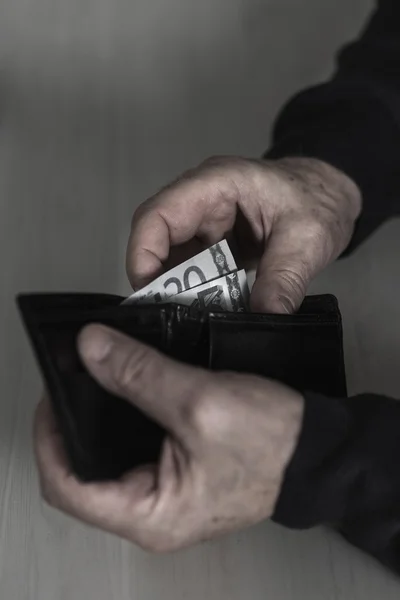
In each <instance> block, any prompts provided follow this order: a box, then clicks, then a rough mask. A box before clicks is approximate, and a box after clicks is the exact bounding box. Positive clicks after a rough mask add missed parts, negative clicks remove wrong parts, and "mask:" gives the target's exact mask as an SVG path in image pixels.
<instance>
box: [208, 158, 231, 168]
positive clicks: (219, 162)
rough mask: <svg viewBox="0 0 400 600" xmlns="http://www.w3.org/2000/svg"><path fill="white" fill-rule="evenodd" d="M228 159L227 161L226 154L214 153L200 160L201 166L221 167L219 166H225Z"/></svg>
mask: <svg viewBox="0 0 400 600" xmlns="http://www.w3.org/2000/svg"><path fill="white" fill-rule="evenodd" d="M228 161H229V157H228V156H223V155H214V156H209V157H208V158H206V159H205V160H204V161H203V162H202V166H203V167H221V166H225V165H226V163H227V162H228Z"/></svg>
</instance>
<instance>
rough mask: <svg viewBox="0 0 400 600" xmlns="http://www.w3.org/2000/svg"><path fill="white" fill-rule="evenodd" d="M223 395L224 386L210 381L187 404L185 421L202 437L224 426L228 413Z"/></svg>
mask: <svg viewBox="0 0 400 600" xmlns="http://www.w3.org/2000/svg"><path fill="white" fill-rule="evenodd" d="M222 396H223V393H222V388H221V389H220V387H219V386H218V385H217V383H216V382H213V383H212V384H211V383H208V384H206V385H204V386H203V387H202V389H201V390H199V391H197V392H196V394H195V395H194V396H193V397H192V399H191V401H190V402H189V403H188V404H187V407H186V409H185V412H186V414H185V417H184V418H185V421H186V423H187V424H188V425H189V426H190V428H191V429H193V430H195V431H196V432H197V434H198V435H200V436H201V437H206V436H210V435H212V433H213V432H215V431H216V430H217V429H218V430H219V429H220V428H221V427H223V425H224V422H225V420H226V419H225V417H226V415H225V411H224V403H223V398H222Z"/></svg>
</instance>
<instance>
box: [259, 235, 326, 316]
mask: <svg viewBox="0 0 400 600" xmlns="http://www.w3.org/2000/svg"><path fill="white" fill-rule="evenodd" d="M329 245H330V244H329V240H328V239H327V238H326V237H325V238H324V236H322V235H319V233H318V232H316V231H315V230H314V228H313V227H310V225H309V224H308V225H303V224H299V225H298V226H296V227H293V225H290V224H287V225H286V226H285V224H282V225H281V226H280V227H279V228H277V229H275V230H273V232H272V234H271V236H270V238H269V240H268V243H267V246H266V249H265V251H264V254H263V256H262V257H261V260H260V263H259V266H258V269H257V274H256V280H255V283H254V286H253V289H252V292H251V297H250V304H251V309H252V310H253V311H255V312H264V313H265V312H267V313H272V314H285V313H289V314H291V313H294V312H296V311H297V310H298V308H299V307H300V305H301V303H302V302H303V299H304V296H305V295H306V293H307V288H308V286H309V284H310V283H311V281H312V279H313V278H314V277H315V276H316V275H317V273H318V272H319V271H320V270H322V269H323V268H324V267H325V266H326V264H328V262H329V258H330V254H331V252H330V249H329Z"/></svg>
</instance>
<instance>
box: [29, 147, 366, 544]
mask: <svg viewBox="0 0 400 600" xmlns="http://www.w3.org/2000/svg"><path fill="white" fill-rule="evenodd" d="M360 209H361V197H360V192H359V190H358V188H357V187H356V186H355V184H354V183H353V182H352V181H351V180H350V179H348V178H347V177H346V176H345V175H344V174H343V173H340V172H339V171H337V170H336V169H334V168H332V167H330V166H329V165H326V164H324V163H322V162H320V161H317V160H312V159H306V158H302V159H298V158H292V159H285V160H280V161H275V162H266V161H256V160H245V159H241V158H226V157H222V158H213V159H209V160H208V161H206V162H205V163H203V164H202V165H200V167H198V168H197V169H194V170H192V171H190V172H188V173H186V174H185V175H184V176H183V177H182V178H180V179H179V180H178V181H177V182H175V183H174V184H171V185H170V186H168V187H167V188H165V189H164V190H162V191H161V192H159V193H158V194H157V195H156V196H154V197H153V198H151V199H150V200H148V201H146V202H144V203H143V204H142V205H141V206H140V208H139V209H138V210H137V211H136V213H135V215H134V217H133V221H132V231H131V236H130V240H129V244H128V250H127V271H128V275H129V277H130V280H131V283H132V285H133V286H134V288H136V289H137V288H140V287H142V286H144V285H146V284H147V283H149V282H150V281H151V280H152V279H154V278H155V277H157V276H158V275H159V274H160V273H161V272H162V271H163V270H164V269H168V268H170V267H171V266H173V265H174V264H176V263H178V262H180V261H182V260H184V259H185V258H188V257H189V256H191V255H193V254H195V253H196V252H198V251H200V250H201V249H203V248H205V247H207V246H209V245H211V244H213V243H215V242H217V241H220V240H221V239H223V238H224V237H228V239H229V240H230V242H233V243H234V245H235V247H236V248H237V249H238V252H239V256H240V258H241V260H242V261H243V264H244V265H246V266H256V267H257V277H256V281H255V284H254V287H253V290H252V295H251V306H252V309H253V310H256V311H265V312H267V311H268V312H273V313H285V312H293V311H294V310H296V309H297V308H298V306H299V305H300V304H301V302H302V300H303V297H304V295H305V293H306V290H307V286H308V284H309V283H310V281H311V280H312V278H313V277H314V276H315V275H316V274H317V273H318V272H319V271H320V270H321V269H323V268H324V267H325V266H326V265H328V264H329V263H330V262H332V261H333V260H335V258H337V257H338V256H339V255H340V254H341V252H342V251H343V250H344V249H345V248H346V246H347V244H348V242H349V241H350V238H351V235H352V232H353V228H354V224H355V220H356V219H357V217H358V215H359V213H360ZM79 351H80V353H81V356H82V359H83V361H84V363H85V364H86V367H87V368H88V370H89V371H90V373H91V374H92V375H93V377H94V378H95V379H96V380H97V381H98V382H99V383H100V384H101V385H103V386H104V387H105V388H107V389H108V390H110V391H111V392H113V393H115V394H117V395H119V396H121V397H123V398H125V399H126V401H127V402H131V403H132V404H134V405H135V406H137V407H138V408H139V409H141V410H142V411H144V412H145V413H146V414H148V415H149V416H150V417H151V418H153V419H155V420H156V421H158V422H159V423H160V424H161V425H163V426H164V427H165V429H166V430H167V431H168V436H167V438H166V441H165V443H164V446H163V450H162V455H161V458H160V461H159V464H157V465H145V466H143V467H142V468H140V469H136V470H134V471H132V472H131V473H129V474H127V475H126V476H125V477H123V478H122V479H120V480H119V481H115V482H111V483H102V484H86V485H83V484H81V483H80V482H78V481H77V480H76V478H75V477H74V476H73V474H72V473H71V471H70V468H69V465H68V463H67V461H66V459H65V455H64V451H63V447H62V443H61V439H60V434H59V432H58V430H57V427H56V424H55V422H54V418H53V414H52V411H51V408H50V404H49V402H48V400H45V401H43V402H42V403H41V404H40V406H39V409H38V411H37V415H36V421H35V449H36V457H37V463H38V468H39V474H40V480H41V486H42V492H43V496H44V498H45V499H46V500H47V501H48V502H49V503H50V504H51V505H52V506H54V507H56V508H58V509H60V510H62V511H64V512H66V513H68V514H70V515H72V516H74V517H76V518H78V519H80V520H82V521H84V522H86V523H88V524H90V525H93V526H96V527H99V528H101V529H103V530H106V531H109V532H112V533H114V534H116V535H119V536H121V537H124V538H126V539H128V540H131V541H132V542H134V543H136V544H138V545H140V546H142V547H143V548H145V549H148V550H151V551H154V552H164V551H169V550H176V549H179V548H182V547H185V546H187V545H190V544H194V543H196V542H199V541H202V540H205V539H211V538H213V537H215V536H218V535H221V534H224V533H227V532H230V531H234V530H236V529H239V528H242V527H246V526H249V525H252V524H255V523H257V522H259V521H262V520H263V519H266V518H268V517H269V516H271V515H272V514H273V511H274V507H275V504H276V501H277V498H278V496H279V492H280V488H281V485H282V481H283V478H284V474H285V469H286V467H287V465H288V463H289V461H290V458H291V456H292V455H293V452H294V449H295V447H296V442H297V440H298V436H299V432H300V430H301V423H302V415H303V404H304V400H303V398H302V396H301V395H300V394H299V393H297V392H295V391H293V390H291V389H289V388H287V387H286V386H284V385H282V384H280V383H278V382H274V381H269V380H267V379H262V378H259V377H254V376H251V375H239V374H234V373H213V372H209V371H206V370H202V369H199V368H194V367H190V366H187V365H183V364H180V363H178V362H176V361H173V360H171V359H170V358H167V357H165V356H163V355H161V354H160V353H158V352H156V351H155V350H153V349H151V348H149V347H147V346H145V345H143V344H141V343H139V342H137V341H135V340H133V339H130V338H127V337H125V336H123V335H122V334H120V333H117V332H114V331H112V330H110V329H107V328H105V327H103V326H99V325H97V326H96V325H92V326H89V327H87V328H86V329H85V330H84V331H83V332H82V333H81V336H80V339H79Z"/></svg>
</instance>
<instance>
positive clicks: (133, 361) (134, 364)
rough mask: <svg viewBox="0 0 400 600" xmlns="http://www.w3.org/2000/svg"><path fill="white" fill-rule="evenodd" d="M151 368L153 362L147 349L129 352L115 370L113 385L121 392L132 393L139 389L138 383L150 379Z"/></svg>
mask: <svg viewBox="0 0 400 600" xmlns="http://www.w3.org/2000/svg"><path fill="white" fill-rule="evenodd" d="M150 368H151V360H150V356H149V353H148V351H147V350H146V349H144V348H141V349H140V350H135V351H134V352H129V353H128V354H127V355H126V356H124V357H123V358H122V359H121V361H120V362H119V363H118V364H117V365H116V366H115V368H114V369H113V372H112V379H113V383H114V384H115V386H116V387H117V388H118V389H120V390H121V391H123V392H126V393H127V392H131V391H132V390H134V389H135V388H136V387H137V382H139V381H143V380H144V381H146V379H148V377H149V371H150Z"/></svg>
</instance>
